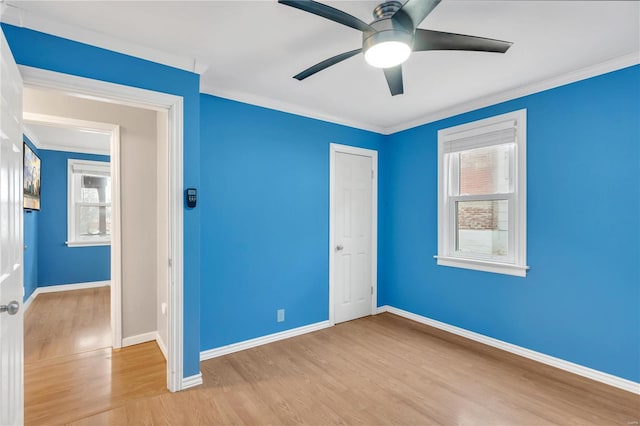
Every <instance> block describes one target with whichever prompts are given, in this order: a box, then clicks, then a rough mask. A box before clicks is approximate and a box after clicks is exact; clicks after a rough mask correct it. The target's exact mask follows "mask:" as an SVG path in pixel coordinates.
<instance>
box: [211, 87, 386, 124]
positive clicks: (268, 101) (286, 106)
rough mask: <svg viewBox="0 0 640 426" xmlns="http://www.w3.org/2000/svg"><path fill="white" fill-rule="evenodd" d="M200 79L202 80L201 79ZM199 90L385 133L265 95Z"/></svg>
mask: <svg viewBox="0 0 640 426" xmlns="http://www.w3.org/2000/svg"><path fill="white" fill-rule="evenodd" d="M201 81H202V80H201ZM200 92H201V93H204V94H206V95H212V96H217V97H220V98H224V99H229V100H232V101H237V102H242V103H245V104H250V105H254V106H259V107H262V108H268V109H273V110H276V111H280V112H286V113H288V114H294V115H299V116H302V117H306V118H312V119H314V120H320V121H327V122H329V123H333V124H340V125H343V126H348V127H354V128H356V129H360V130H368V131H370V132H374V133H381V134H385V131H386V129H385V128H384V127H380V126H376V125H375V124H372V123H366V122H363V121H358V120H349V119H344V118H341V117H338V116H335V115H332V114H326V113H323V112H320V111H317V110H314V109H313V108H307V107H302V106H300V105H298V104H295V103H291V102H285V101H280V100H278V99H273V98H268V97H265V96H260V95H254V94H252V93H247V92H241V91H235V90H221V89H214V88H209V87H207V86H205V85H202V83H201V85H200Z"/></svg>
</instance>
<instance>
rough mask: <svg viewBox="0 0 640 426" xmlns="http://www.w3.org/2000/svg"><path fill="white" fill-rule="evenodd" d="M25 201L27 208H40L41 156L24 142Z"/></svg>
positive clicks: (24, 204) (24, 205)
mask: <svg viewBox="0 0 640 426" xmlns="http://www.w3.org/2000/svg"><path fill="white" fill-rule="evenodd" d="M23 165H24V174H23V178H24V191H23V192H24V203H23V207H24V208H25V209H27V210H40V158H39V157H38V156H37V155H36V153H35V152H33V151H32V150H31V148H29V145H27V144H26V143H25V144H24V154H23Z"/></svg>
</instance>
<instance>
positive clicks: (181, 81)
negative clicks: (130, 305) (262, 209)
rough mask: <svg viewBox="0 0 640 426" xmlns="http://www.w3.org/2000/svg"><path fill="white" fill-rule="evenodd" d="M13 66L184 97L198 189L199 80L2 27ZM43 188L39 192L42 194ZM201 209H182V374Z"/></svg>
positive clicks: (194, 316)
mask: <svg viewBox="0 0 640 426" xmlns="http://www.w3.org/2000/svg"><path fill="white" fill-rule="evenodd" d="M2 30H3V31H4V33H5V35H6V38H7V40H8V42H9V46H10V48H11V51H12V52H13V55H14V57H15V59H16V62H17V63H18V64H19V65H27V66H31V67H35V68H42V69H46V70H51V71H57V72H61V73H65V74H72V75H77V76H81V77H87V78H92V79H96V80H103V81H108V82H112V83H118V84H123V85H127V86H133V87H140V88H143V89H148V90H153V91H157V92H164V93H170V94H174V95H178V96H182V97H183V99H184V123H183V126H184V148H183V149H184V152H183V155H184V186H185V187H195V188H197V187H199V186H200V95H199V85H200V77H199V76H198V75H197V74H194V73H190V72H187V71H182V70H179V69H176V68H171V67H168V66H165V65H160V64H157V63H154V62H150V61H146V60H143V59H139V58H135V57H132V56H128V55H123V54H120V53H116V52H112V51H109V50H105V49H101V48H97V47H94V46H89V45H87V44H82V43H77V42H74V41H71V40H67V39H63V38H60V37H55V36H52V35H48V34H44V33H41V32H37V31H32V30H29V29H26V28H19V27H15V26H12V25H7V24H2ZM44 190H45V189H44V187H43V191H44ZM199 300H200V209H199V208H195V209H192V210H187V209H185V211H184V306H185V309H184V318H183V320H184V376H185V377H188V376H191V375H195V374H197V373H198V372H199V371H200V358H199V349H200V341H199V339H200V310H199V307H200V303H199Z"/></svg>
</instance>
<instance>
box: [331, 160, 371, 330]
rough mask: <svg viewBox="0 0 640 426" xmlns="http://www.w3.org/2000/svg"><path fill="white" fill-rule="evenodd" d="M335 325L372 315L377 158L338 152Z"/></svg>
mask: <svg viewBox="0 0 640 426" xmlns="http://www.w3.org/2000/svg"><path fill="white" fill-rule="evenodd" d="M334 155H335V158H334V192H333V194H334V195H333V197H334V201H333V208H334V212H333V213H334V216H333V220H334V223H333V239H332V240H333V244H334V247H333V257H334V259H333V287H334V291H333V304H334V322H336V323H338V322H343V321H349V320H352V319H356V318H360V317H363V316H367V315H371V314H372V297H373V279H372V244H371V243H372V189H373V158H372V157H371V156H368V155H358V154H351V153H345V152H335V154H334Z"/></svg>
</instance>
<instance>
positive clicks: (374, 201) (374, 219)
mask: <svg viewBox="0 0 640 426" xmlns="http://www.w3.org/2000/svg"><path fill="white" fill-rule="evenodd" d="M338 152H341V153H345V154H352V155H362V156H364V157H370V158H371V167H372V169H373V171H372V172H373V176H372V180H371V285H372V286H373V294H372V295H371V315H373V314H375V313H376V310H377V307H378V306H377V305H378V151H375V150H373V149H365V148H358V147H354V146H349V145H340V144H336V143H330V144H329V323H330V324H331V325H335V323H336V321H335V308H334V300H333V299H334V295H335V290H334V285H335V282H334V279H333V272H334V256H333V255H334V251H333V248H334V247H335V241H334V236H333V230H334V223H335V211H334V208H335V159H336V153H338Z"/></svg>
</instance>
